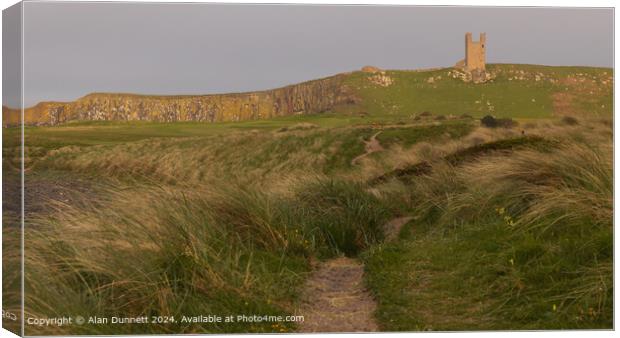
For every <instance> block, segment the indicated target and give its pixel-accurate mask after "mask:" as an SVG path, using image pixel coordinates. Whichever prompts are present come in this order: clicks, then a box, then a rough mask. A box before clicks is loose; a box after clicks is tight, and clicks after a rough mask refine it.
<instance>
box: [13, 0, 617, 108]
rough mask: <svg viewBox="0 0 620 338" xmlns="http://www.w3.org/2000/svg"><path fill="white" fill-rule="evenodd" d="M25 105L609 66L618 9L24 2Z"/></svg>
mask: <svg viewBox="0 0 620 338" xmlns="http://www.w3.org/2000/svg"><path fill="white" fill-rule="evenodd" d="M24 16H25V23H24V32H25V33H24V37H25V42H24V49H25V59H24V62H25V74H24V79H25V101H26V105H27V106H30V105H34V104H36V103H37V102H39V101H43V100H60V101H64V100H74V99H76V98H78V97H81V96H83V95H86V94H88V93H90V92H132V93H143V94H209V93H224V92H239V91H250V90H261V89H269V88H274V87H279V86H283V85H287V84H291V83H296V82H300V81H304V80H311V79H315V78H318V77H323V76H328V75H332V74H335V73H339V72H344V71H350V70H355V69H358V68H360V67H362V66H364V65H374V66H378V67H381V68H388V69H414V68H424V67H440V66H451V65H453V64H454V63H455V62H456V61H457V60H459V59H461V58H463V53H464V33H465V32H467V31H471V32H473V34H474V36H475V37H476V38H477V36H478V33H479V32H481V31H485V32H487V62H491V63H493V62H497V63H533V64H546V65H587V66H606V67H611V66H612V63H613V10H612V9H570V8H479V7H478V8H476V7H434V8H433V7H406V6H393V7H389V6H388V7H385V6H308V5H226V4H180V3H176V4H162V3H159V4H157V3H154V4H146V3H53V2H49V3H46V2H40V3H39V2H31V3H26V5H25V14H24Z"/></svg>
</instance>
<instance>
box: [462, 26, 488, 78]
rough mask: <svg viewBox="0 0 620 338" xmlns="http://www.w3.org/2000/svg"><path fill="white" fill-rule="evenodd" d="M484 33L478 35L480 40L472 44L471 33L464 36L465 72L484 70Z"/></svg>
mask: <svg viewBox="0 0 620 338" xmlns="http://www.w3.org/2000/svg"><path fill="white" fill-rule="evenodd" d="M485 45H486V33H480V40H479V41H477V42H474V41H473V40H472V38H471V33H467V34H465V70H467V71H470V72H473V71H482V72H484V71H485V70H486V46H485Z"/></svg>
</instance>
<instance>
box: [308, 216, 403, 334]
mask: <svg viewBox="0 0 620 338" xmlns="http://www.w3.org/2000/svg"><path fill="white" fill-rule="evenodd" d="M411 219H412V217H398V218H394V219H392V220H390V221H389V222H387V223H386V224H385V225H384V227H385V234H386V241H394V240H396V239H397V238H398V234H399V233H400V229H401V228H402V226H403V225H405V224H406V223H407V222H409V221H410V220H411ZM376 308H377V303H376V301H375V299H374V298H373V297H372V295H371V294H370V292H369V291H368V290H367V289H366V287H365V286H364V265H363V264H362V263H361V262H360V261H358V260H356V259H353V258H348V257H338V258H334V259H331V260H328V261H326V262H323V263H321V264H320V265H319V266H318V268H317V269H316V271H315V272H314V273H313V274H312V275H311V276H310V278H308V280H307V281H306V285H305V287H304V291H303V294H302V305H301V306H300V308H299V311H298V312H297V313H298V314H302V315H303V316H304V322H303V323H301V324H300V325H299V331H300V332H375V331H378V330H379V326H378V325H377V322H376V320H375V318H374V312H375V309H376Z"/></svg>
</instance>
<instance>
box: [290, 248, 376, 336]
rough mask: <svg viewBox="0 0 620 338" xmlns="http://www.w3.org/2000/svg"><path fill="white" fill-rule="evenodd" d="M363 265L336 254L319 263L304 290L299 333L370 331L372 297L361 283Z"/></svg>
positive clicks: (374, 306)
mask: <svg viewBox="0 0 620 338" xmlns="http://www.w3.org/2000/svg"><path fill="white" fill-rule="evenodd" d="M363 276H364V265H363V264H362V263H360V262H359V261H358V260H356V259H353V258H348V257H339V258H335V259H331V260H328V261H326V262H323V263H321V264H320V265H319V267H318V269H317V270H316V271H315V272H314V273H313V274H312V275H311V276H310V278H309V279H308V281H307V282H306V286H305V289H304V293H303V295H302V297H303V304H302V306H301V309H300V311H299V313H300V314H302V315H303V316H304V322H303V323H301V324H300V332H374V331H377V330H378V326H377V323H376V322H375V319H374V315H373V314H374V311H375V309H376V307H377V305H376V302H375V300H374V299H373V298H372V296H371V294H370V293H369V292H368V290H367V289H366V287H365V286H364V279H363Z"/></svg>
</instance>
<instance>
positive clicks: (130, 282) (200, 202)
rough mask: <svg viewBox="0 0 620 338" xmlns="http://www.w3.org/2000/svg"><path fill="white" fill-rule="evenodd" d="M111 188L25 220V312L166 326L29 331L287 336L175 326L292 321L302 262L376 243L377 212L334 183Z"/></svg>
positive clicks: (360, 194) (355, 191)
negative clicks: (237, 318)
mask: <svg viewBox="0 0 620 338" xmlns="http://www.w3.org/2000/svg"><path fill="white" fill-rule="evenodd" d="M229 183H230V182H229ZM122 185H123V184H122V183H120V182H118V184H116V185H115V186H116V187H117V188H113V189H112V190H108V191H106V192H105V193H103V194H102V196H104V197H102V198H101V200H99V201H97V202H96V203H93V204H90V205H88V204H86V205H80V206H74V205H64V204H62V203H57V204H56V207H57V208H58V211H59V212H58V213H55V214H54V215H53V216H51V217H43V218H37V219H34V220H32V221H31V222H29V224H27V228H28V229H29V231H28V232H27V238H26V241H27V243H28V250H27V251H26V266H27V276H26V291H27V292H26V297H27V298H26V310H27V311H26V312H27V314H28V315H30V316H37V317H48V316H50V317H51V316H56V315H59V316H60V315H67V314H89V315H90V316H100V317H109V316H114V315H119V314H122V315H123V316H127V317H137V316H173V317H174V318H175V321H176V323H174V324H170V323H168V324H162V325H143V326H140V325H118V326H115V325H96V324H85V325H83V326H71V327H60V328H56V327H32V326H29V327H28V328H27V330H28V331H27V333H28V334H68V333H72V334H80V333H81V334H85V333H88V334H111V333H115V334H118V333H174V332H176V333H215V332H288V331H290V330H293V329H294V328H295V323H292V322H289V323H279V324H278V325H277V326H274V323H269V322H263V323H238V322H236V323H188V322H181V319H182V316H183V315H185V316H198V315H202V314H217V315H222V316H225V315H229V314H234V315H239V314H246V315H254V314H256V315H282V316H286V315H292V314H293V313H294V303H295V299H296V297H297V295H298V294H299V290H298V288H299V287H300V285H301V284H302V283H301V282H302V281H303V279H304V278H305V274H306V273H307V272H309V269H310V263H309V262H310V259H311V257H317V256H319V257H324V258H326V257H332V256H334V255H340V254H350V255H355V254H356V253H358V252H359V251H361V250H363V249H364V248H367V247H369V246H370V245H371V244H375V243H377V241H378V240H380V238H381V236H382V233H381V229H380V226H379V225H380V224H381V222H383V220H384V219H385V217H386V212H385V209H383V208H382V207H381V204H380V203H378V201H377V200H376V199H375V198H374V196H372V195H370V194H369V193H367V192H366V191H365V189H364V187H362V186H354V185H348V184H345V183H344V182H335V181H324V182H323V181H317V182H316V183H315V184H312V185H311V186H306V187H303V189H300V190H299V192H297V193H295V194H294V195H293V197H290V196H278V195H276V194H270V193H266V192H264V191H262V190H260V189H256V188H255V187H249V186H244V185H236V184H234V183H233V184H226V185H224V184H222V185H220V186H211V187H209V188H205V187H202V188H199V187H194V188H193V189H180V188H179V189H176V188H175V189H171V188H167V187H159V188H157V187H150V186H142V187H140V186H135V185H133V186H132V187H126V188H120V187H122ZM185 188H187V187H185Z"/></svg>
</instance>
